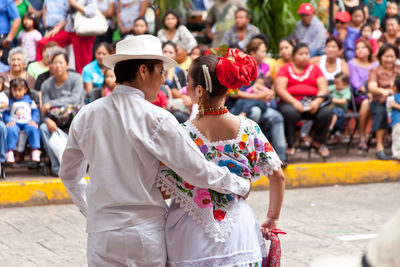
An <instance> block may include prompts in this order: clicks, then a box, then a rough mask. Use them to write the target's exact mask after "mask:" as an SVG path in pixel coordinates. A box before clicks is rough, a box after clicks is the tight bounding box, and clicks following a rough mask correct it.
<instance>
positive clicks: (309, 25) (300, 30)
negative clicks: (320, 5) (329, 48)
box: [294, 3, 326, 57]
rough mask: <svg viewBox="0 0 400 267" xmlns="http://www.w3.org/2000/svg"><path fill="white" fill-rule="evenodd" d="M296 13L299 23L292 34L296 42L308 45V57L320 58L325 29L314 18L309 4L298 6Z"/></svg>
mask: <svg viewBox="0 0 400 267" xmlns="http://www.w3.org/2000/svg"><path fill="white" fill-rule="evenodd" d="M297 13H298V14H299V15H300V19H301V20H300V21H298V22H297V23H296V26H295V29H294V34H295V36H296V38H297V40H298V41H299V42H301V43H305V44H307V45H308V48H309V49H310V56H311V57H314V56H320V55H323V54H324V51H325V40H326V29H325V27H324V24H322V22H321V21H320V20H319V19H318V18H317V17H316V16H314V7H313V6H312V5H311V4H309V3H303V4H301V5H300V7H299V9H298V10H297Z"/></svg>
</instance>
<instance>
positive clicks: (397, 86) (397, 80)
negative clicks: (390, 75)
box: [394, 75, 400, 92]
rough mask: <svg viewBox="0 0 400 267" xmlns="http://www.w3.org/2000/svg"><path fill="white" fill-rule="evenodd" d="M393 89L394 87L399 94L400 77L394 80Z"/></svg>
mask: <svg viewBox="0 0 400 267" xmlns="http://www.w3.org/2000/svg"><path fill="white" fill-rule="evenodd" d="M394 87H396V91H397V92H400V75H397V76H396V79H395V80H394Z"/></svg>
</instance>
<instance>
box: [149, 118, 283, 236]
mask: <svg viewBox="0 0 400 267" xmlns="http://www.w3.org/2000/svg"><path fill="white" fill-rule="evenodd" d="M241 120H242V121H241V126H240V131H239V133H238V135H237V137H236V139H234V140H226V141H219V142H209V141H208V140H207V139H206V138H205V137H204V136H203V135H202V134H201V132H200V131H199V130H198V129H197V128H196V127H195V126H194V125H193V124H192V123H191V122H187V123H184V124H182V126H183V127H184V129H185V130H186V131H187V133H188V135H189V136H190V138H191V139H192V140H193V141H194V142H195V144H196V145H197V146H198V147H199V150H200V151H201V152H202V153H203V154H204V157H205V158H206V159H207V160H208V161H212V162H213V163H215V164H216V165H218V166H220V167H226V168H228V169H229V171H230V172H232V173H234V174H236V175H238V176H240V177H243V178H244V179H251V180H252V181H255V180H258V179H259V178H260V177H261V176H262V175H270V174H272V172H273V171H276V170H278V169H279V167H280V165H281V164H282V162H281V161H280V159H279V157H278V155H277V154H276V153H275V151H274V149H273V147H272V145H271V144H270V143H269V142H268V140H267V138H266V137H265V136H264V135H263V134H262V132H261V129H260V127H259V126H258V125H257V124H256V123H255V122H253V121H251V120H249V119H246V118H242V119H241ZM157 185H158V186H159V187H160V188H161V189H162V190H163V191H166V193H168V194H169V195H171V198H172V200H173V201H175V202H177V203H180V207H181V208H183V209H184V210H185V211H186V212H187V213H188V214H189V215H190V216H191V217H192V218H193V219H194V220H195V221H197V222H198V223H200V224H202V226H203V228H204V230H205V232H207V233H209V235H210V237H212V238H214V239H215V241H217V242H224V241H225V239H226V237H228V236H229V234H230V232H231V229H232V225H233V224H234V222H235V221H236V219H237V217H238V214H237V213H236V212H235V210H237V209H236V208H235V207H237V205H238V201H239V198H240V197H239V196H237V195H234V194H222V193H219V192H216V191H213V190H209V189H206V188H198V187H196V186H194V185H191V184H189V183H187V182H185V181H184V180H183V179H182V178H181V177H180V176H179V175H177V174H176V173H175V172H174V171H173V170H171V169H169V168H168V167H167V166H165V165H161V164H160V169H159V173H158V179H157Z"/></svg>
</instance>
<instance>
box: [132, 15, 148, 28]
mask: <svg viewBox="0 0 400 267" xmlns="http://www.w3.org/2000/svg"><path fill="white" fill-rule="evenodd" d="M139 20H143V21H144V24H146V26H147V27H149V24H147V21H146V19H145V18H144V17H138V18H136V19H135V21H134V22H133V24H135V23H136V21H139Z"/></svg>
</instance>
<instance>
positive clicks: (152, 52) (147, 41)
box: [104, 34, 177, 70]
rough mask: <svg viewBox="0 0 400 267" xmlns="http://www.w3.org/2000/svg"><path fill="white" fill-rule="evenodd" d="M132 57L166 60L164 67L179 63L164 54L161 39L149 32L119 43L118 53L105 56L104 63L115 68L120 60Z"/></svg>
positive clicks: (167, 67) (171, 66)
mask: <svg viewBox="0 0 400 267" xmlns="http://www.w3.org/2000/svg"><path fill="white" fill-rule="evenodd" d="M130 59H158V60H161V61H162V62H164V69H165V70H167V69H170V68H173V67H175V66H176V65H177V63H176V61H175V60H173V59H171V58H169V57H166V56H163V54H162V50H161V42H160V40H159V39H158V38H157V37H155V36H153V35H149V34H144V35H139V36H134V37H132V38H127V39H125V40H122V41H119V42H118V43H117V49H116V54H114V55H109V56H106V57H105V58H104V65H106V66H107V67H109V68H114V67H115V64H117V63H118V62H120V61H124V60H130Z"/></svg>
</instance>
